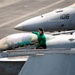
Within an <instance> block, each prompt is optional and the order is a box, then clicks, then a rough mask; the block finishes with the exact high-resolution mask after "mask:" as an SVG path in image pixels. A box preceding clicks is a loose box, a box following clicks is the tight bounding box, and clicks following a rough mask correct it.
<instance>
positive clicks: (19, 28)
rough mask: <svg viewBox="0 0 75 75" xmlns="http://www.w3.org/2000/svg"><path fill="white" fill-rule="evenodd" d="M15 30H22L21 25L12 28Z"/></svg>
mask: <svg viewBox="0 0 75 75" xmlns="http://www.w3.org/2000/svg"><path fill="white" fill-rule="evenodd" d="M14 29H16V30H23V26H22V25H21V24H19V25H17V26H15V27H14Z"/></svg>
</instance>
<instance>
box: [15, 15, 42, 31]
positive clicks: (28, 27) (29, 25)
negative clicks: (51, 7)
mask: <svg viewBox="0 0 75 75" xmlns="http://www.w3.org/2000/svg"><path fill="white" fill-rule="evenodd" d="M42 23H43V18H41V17H40V16H38V17H35V18H31V19H29V20H26V21H24V22H22V23H20V24H19V25H17V26H15V27H14V29H17V30H21V31H32V30H37V29H38V28H39V27H42V25H43V24H42Z"/></svg>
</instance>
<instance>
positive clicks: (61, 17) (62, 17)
mask: <svg viewBox="0 0 75 75" xmlns="http://www.w3.org/2000/svg"><path fill="white" fill-rule="evenodd" d="M60 19H69V14H63V15H61V16H60Z"/></svg>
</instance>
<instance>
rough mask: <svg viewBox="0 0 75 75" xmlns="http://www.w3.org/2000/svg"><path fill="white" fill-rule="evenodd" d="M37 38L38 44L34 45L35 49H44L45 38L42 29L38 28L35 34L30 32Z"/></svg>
mask: <svg viewBox="0 0 75 75" xmlns="http://www.w3.org/2000/svg"><path fill="white" fill-rule="evenodd" d="M32 33H34V34H36V35H37V36H38V43H37V44H36V49H46V48H47V46H46V37H45V35H44V30H43V28H38V31H37V32H35V31H34V32H32Z"/></svg>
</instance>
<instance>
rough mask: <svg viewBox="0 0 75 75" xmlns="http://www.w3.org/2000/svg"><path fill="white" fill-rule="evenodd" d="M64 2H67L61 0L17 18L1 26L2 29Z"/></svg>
mask: <svg viewBox="0 0 75 75" xmlns="http://www.w3.org/2000/svg"><path fill="white" fill-rule="evenodd" d="M64 1H65V0H59V1H57V2H55V3H53V4H51V5H48V6H45V7H43V8H40V9H38V10H37V11H33V12H30V13H28V14H25V15H23V16H21V17H18V18H16V19H14V20H11V21H8V22H5V23H3V24H1V25H0V27H3V26H6V25H7V24H10V23H12V22H14V21H18V20H20V19H22V18H25V17H27V16H30V15H32V14H35V13H37V12H40V11H42V10H45V9H47V8H49V7H52V6H54V5H57V4H59V3H62V2H64Z"/></svg>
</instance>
